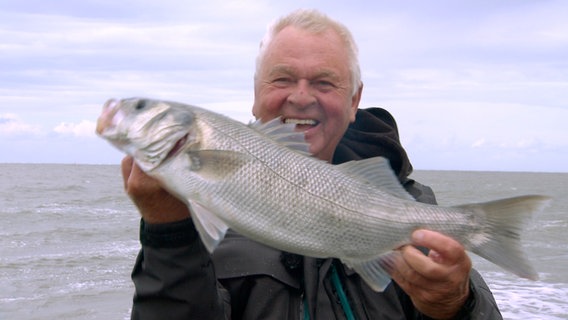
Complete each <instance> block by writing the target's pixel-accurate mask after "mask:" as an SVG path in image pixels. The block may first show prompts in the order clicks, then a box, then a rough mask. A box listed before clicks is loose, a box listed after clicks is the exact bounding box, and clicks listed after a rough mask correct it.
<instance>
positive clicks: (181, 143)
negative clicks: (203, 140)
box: [164, 133, 189, 161]
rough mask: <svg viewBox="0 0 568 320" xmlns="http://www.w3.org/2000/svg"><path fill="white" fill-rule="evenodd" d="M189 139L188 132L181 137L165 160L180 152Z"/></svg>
mask: <svg viewBox="0 0 568 320" xmlns="http://www.w3.org/2000/svg"><path fill="white" fill-rule="evenodd" d="M188 139H189V133H186V134H185V135H184V136H183V137H181V138H180V139H179V140H178V141H176V143H175V144H174V146H173V147H172V149H171V150H170V151H169V152H168V154H167V155H166V157H165V158H164V161H166V160H169V159H171V158H173V157H174V156H175V155H177V154H178V153H179V152H180V150H182V149H183V147H184V146H185V144H186V143H187V140H188Z"/></svg>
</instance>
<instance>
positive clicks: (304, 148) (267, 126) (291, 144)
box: [248, 117, 312, 156]
mask: <svg viewBox="0 0 568 320" xmlns="http://www.w3.org/2000/svg"><path fill="white" fill-rule="evenodd" d="M248 126H249V128H251V129H254V130H255V131H257V132H258V133H260V134H262V135H264V136H266V137H268V138H270V139H271V140H273V141H274V142H276V143H278V144H280V145H282V146H285V147H287V148H289V149H290V150H293V151H296V152H298V153H301V154H303V155H306V156H311V155H312V153H311V152H310V144H309V143H308V142H306V138H305V134H304V132H302V131H296V125H295V124H290V123H283V122H282V118H281V117H278V118H274V119H272V120H270V121H267V122H264V123H263V122H261V121H260V120H256V121H255V122H251V123H250V124H249V125H248Z"/></svg>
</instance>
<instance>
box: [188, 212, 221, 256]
mask: <svg viewBox="0 0 568 320" xmlns="http://www.w3.org/2000/svg"><path fill="white" fill-rule="evenodd" d="M190 211H191V219H192V220H193V224H194V225H195V228H196V229H197V232H198V233H199V237H200V238H201V241H202V242H203V245H204V246H205V248H207V251H209V252H210V253H212V252H213V251H215V248H217V246H218V245H219V243H220V242H221V241H222V240H223V238H224V237H225V233H227V230H228V229H229V227H228V226H227V225H226V224H225V223H224V222H223V221H221V219H219V218H218V217H217V216H216V215H215V214H214V213H212V212H210V211H209V210H207V209H206V208H204V207H202V206H201V205H199V204H198V203H191V204H190Z"/></svg>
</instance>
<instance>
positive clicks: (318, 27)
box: [255, 9, 362, 95]
mask: <svg viewBox="0 0 568 320" xmlns="http://www.w3.org/2000/svg"><path fill="white" fill-rule="evenodd" d="M288 26H293V27H296V28H298V29H300V30H305V31H308V32H311V33H314V34H320V33H322V32H324V31H326V30H328V29H332V30H333V31H335V32H336V33H337V34H338V35H339V37H340V38H341V41H342V42H343V44H344V45H345V47H346V48H347V55H348V58H349V70H350V71H351V83H352V90H353V93H352V94H353V95H355V94H356V93H357V91H358V90H359V87H360V86H361V85H362V82H361V68H360V67H359V58H358V52H359V50H358V49H357V44H355V40H354V39H353V36H352V35H351V32H350V31H349V29H347V27H345V26H344V25H343V24H341V23H339V22H337V21H335V20H333V19H331V18H329V17H328V16H326V15H325V14H323V13H321V12H319V11H317V10H306V9H299V10H296V11H293V12H291V13H290V14H288V15H286V16H283V17H281V18H279V19H277V20H275V21H274V22H273V23H272V24H270V25H269V26H268V29H267V31H266V34H265V35H264V38H263V39H262V41H261V42H260V50H259V52H258V56H257V57H256V72H255V79H256V78H257V76H258V74H259V72H260V67H261V65H262V63H263V60H264V56H265V54H266V48H268V45H269V44H270V42H272V40H273V39H274V37H275V36H276V35H277V34H278V33H279V32H280V31H282V30H283V29H284V28H286V27H288Z"/></svg>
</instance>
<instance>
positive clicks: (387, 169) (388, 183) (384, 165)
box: [337, 157, 414, 200]
mask: <svg viewBox="0 0 568 320" xmlns="http://www.w3.org/2000/svg"><path fill="white" fill-rule="evenodd" d="M337 167H339V169H340V170H341V171H343V172H345V173H347V174H350V175H351V176H354V177H355V178H357V179H359V180H364V181H366V182H368V183H369V184H370V185H372V186H373V187H376V188H378V189H380V190H382V191H384V192H387V193H389V194H391V195H393V196H395V197H398V198H401V199H405V200H414V198H413V197H412V196H411V195H410V194H409V193H408V192H407V191H406V190H405V189H404V187H403V186H402V185H401V184H400V181H399V180H398V178H397V177H396V175H395V174H394V171H393V170H392V168H391V166H390V163H389V161H388V160H387V159H386V158H383V157H373V158H368V159H363V160H356V161H349V162H345V163H342V164H339V165H337Z"/></svg>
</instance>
